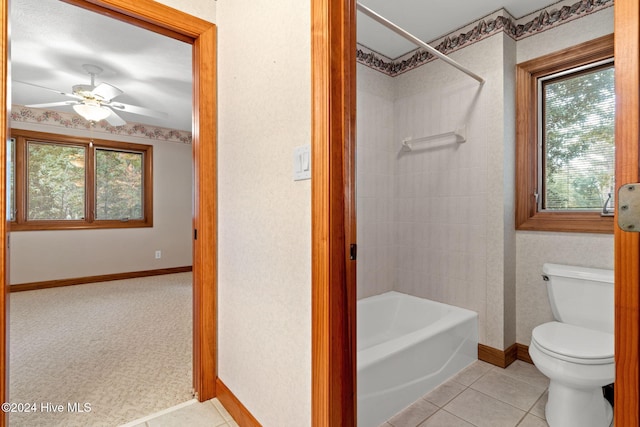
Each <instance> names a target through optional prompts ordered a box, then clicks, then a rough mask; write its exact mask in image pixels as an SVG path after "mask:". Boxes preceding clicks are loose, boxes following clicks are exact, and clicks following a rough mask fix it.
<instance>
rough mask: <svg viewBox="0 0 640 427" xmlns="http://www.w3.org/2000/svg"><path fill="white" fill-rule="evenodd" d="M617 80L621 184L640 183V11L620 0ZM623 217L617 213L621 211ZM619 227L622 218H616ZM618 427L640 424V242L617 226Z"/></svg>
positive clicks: (618, 179)
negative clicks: (639, 174) (639, 181)
mask: <svg viewBox="0 0 640 427" xmlns="http://www.w3.org/2000/svg"><path fill="white" fill-rule="evenodd" d="M614 16H615V17H614V28H615V30H614V31H615V42H614V43H615V46H614V50H615V64H616V65H615V81H616V184H617V186H618V187H620V186H621V185H623V184H626V183H630V182H638V179H639V178H640V177H639V176H638V167H639V163H640V162H639V159H638V156H639V154H640V153H639V149H638V143H639V141H640V128H639V120H640V115H639V113H638V108H639V107H640V94H639V93H638V87H639V85H640V7H639V5H638V1H637V0H617V1H616V6H615V8H614ZM616 213H617V210H616ZM616 224H617V218H616ZM614 239H615V322H616V326H615V358H616V380H615V404H614V416H615V423H616V426H620V427H622V426H637V425H639V424H640V394H639V389H640V373H639V366H638V365H639V364H640V358H639V354H638V351H639V347H640V331H639V322H640V316H639V312H640V290H639V289H638V285H639V284H640V262H639V261H640V238H639V236H638V233H627V232H624V231H622V230H620V228H619V227H618V226H617V225H616V226H615V235H614Z"/></svg>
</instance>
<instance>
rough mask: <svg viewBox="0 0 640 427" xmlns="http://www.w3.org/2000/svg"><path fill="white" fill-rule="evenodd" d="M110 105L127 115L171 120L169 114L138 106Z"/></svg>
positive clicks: (112, 103)
mask: <svg viewBox="0 0 640 427" xmlns="http://www.w3.org/2000/svg"><path fill="white" fill-rule="evenodd" d="M105 105H108V106H109V107H111V108H115V109H116V110H120V111H125V112H127V113H132V114H138V115H140V116H149V117H155V118H157V119H167V118H169V114H167V113H164V112H162V111H155V110H151V109H149V108H144V107H139V106H137V105H129V104H122V103H120V102H111V103H109V104H105Z"/></svg>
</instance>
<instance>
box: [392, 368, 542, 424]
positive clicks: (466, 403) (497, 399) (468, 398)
mask: <svg viewBox="0 0 640 427" xmlns="http://www.w3.org/2000/svg"><path fill="white" fill-rule="evenodd" d="M548 387H549V380H548V379H547V378H546V377H545V376H544V375H542V374H541V373H540V372H539V371H538V370H537V369H536V367H535V366H533V365H531V364H529V363H526V362H522V361H520V360H517V361H515V362H514V363H513V364H511V365H510V366H509V367H508V368H507V369H501V368H498V367H496V366H493V365H490V364H488V363H485V362H482V361H477V362H475V363H473V364H472V365H471V366H469V367H468V368H466V369H465V370H463V371H462V372H460V373H459V374H457V375H456V376H454V377H452V378H451V379H450V380H449V381H447V382H445V383H444V384H442V385H440V386H439V387H438V388H436V389H435V390H433V391H432V392H430V393H428V394H426V395H424V396H423V397H422V398H421V399H418V400H417V401H416V402H414V403H413V404H412V405H410V406H409V407H407V408H406V409H404V410H403V411H401V412H400V413H398V414H396V415H395V416H393V417H392V418H391V419H390V420H388V421H387V422H386V423H384V424H382V426H381V427H418V426H419V427H473V426H477V427H485V426H486V427H515V426H518V427H544V426H547V422H546V421H545V419H544V406H545V404H546V403H547V389H548Z"/></svg>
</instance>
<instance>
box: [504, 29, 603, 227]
mask: <svg viewBox="0 0 640 427" xmlns="http://www.w3.org/2000/svg"><path fill="white" fill-rule="evenodd" d="M613 75H614V65H613V35H610V36H605V37H601V38H599V39H596V40H593V41H590V42H587V43H583V44H580V45H578V46H575V47H573V48H569V49H565V50H563V51H560V52H556V53H553V54H550V55H546V56H544V57H541V58H537V59H534V60H531V61H527V62H524V63H521V64H518V66H517V68H516V85H517V99H516V129H517V130H516V202H517V203H516V228H517V229H519V230H547V231H572V232H592V233H613V218H612V216H611V212H612V211H613V197H614V193H615V182H614V176H615V174H614V163H615V155H614V150H615V140H614V121H615V98H614V95H615V90H614V85H613V83H614V82H613Z"/></svg>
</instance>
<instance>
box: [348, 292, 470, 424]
mask: <svg viewBox="0 0 640 427" xmlns="http://www.w3.org/2000/svg"><path fill="white" fill-rule="evenodd" d="M357 325H358V335H357V337H358V362H357V363H358V426H359V427H377V426H378V425H380V424H382V423H383V422H385V421H386V420H387V419H389V418H390V417H391V416H393V415H394V414H395V413H397V412H398V411H400V410H402V409H403V408H405V407H406V406H408V405H409V404H411V403H412V402H414V401H415V400H417V399H418V398H419V397H421V396H422V395H424V394H425V393H428V392H429V391H431V390H433V389H434V388H436V387H437V386H438V385H439V384H441V383H443V382H444V381H445V380H447V379H448V378H449V377H451V376H453V375H454V374H456V373H457V372H459V371H460V370H462V369H463V368H464V367H466V366H468V365H469V364H471V363H472V362H473V361H475V360H477V359H478V314H477V313H475V312H473V311H470V310H466V309H463V308H458V307H454V306H451V305H446V304H441V303H438V302H434V301H430V300H427V299H423V298H418V297H414V296H411V295H406V294H402V293H399V292H387V293H384V294H381V295H376V296H373V297H369V298H365V299H362V300H360V301H358V305H357Z"/></svg>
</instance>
